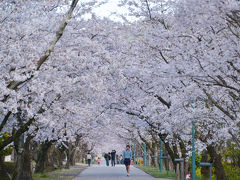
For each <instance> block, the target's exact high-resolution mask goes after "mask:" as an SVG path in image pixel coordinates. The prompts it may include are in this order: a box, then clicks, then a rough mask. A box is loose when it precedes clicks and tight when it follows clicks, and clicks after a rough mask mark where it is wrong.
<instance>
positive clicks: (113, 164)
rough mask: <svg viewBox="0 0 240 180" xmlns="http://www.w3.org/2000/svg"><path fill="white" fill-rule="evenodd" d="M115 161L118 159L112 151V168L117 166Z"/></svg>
mask: <svg viewBox="0 0 240 180" xmlns="http://www.w3.org/2000/svg"><path fill="white" fill-rule="evenodd" d="M115 159H116V151H115V150H112V152H111V164H112V166H115V164H116V162H115Z"/></svg>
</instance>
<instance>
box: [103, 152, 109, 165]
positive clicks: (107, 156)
mask: <svg viewBox="0 0 240 180" xmlns="http://www.w3.org/2000/svg"><path fill="white" fill-rule="evenodd" d="M104 158H105V160H106V165H107V166H109V160H110V156H109V154H107V153H106V154H105V155H104Z"/></svg>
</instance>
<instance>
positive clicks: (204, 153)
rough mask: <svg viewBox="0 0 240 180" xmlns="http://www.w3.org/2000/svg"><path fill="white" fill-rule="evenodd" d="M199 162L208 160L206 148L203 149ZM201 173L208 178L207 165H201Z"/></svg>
mask: <svg viewBox="0 0 240 180" xmlns="http://www.w3.org/2000/svg"><path fill="white" fill-rule="evenodd" d="M201 162H208V151H207V150H204V151H203V152H202V159H201ZM201 174H203V176H204V177H205V178H209V167H206V166H203V167H201Z"/></svg>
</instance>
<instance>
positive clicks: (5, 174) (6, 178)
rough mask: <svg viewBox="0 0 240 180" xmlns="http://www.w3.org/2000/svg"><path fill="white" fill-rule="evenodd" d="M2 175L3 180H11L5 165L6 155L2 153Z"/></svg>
mask: <svg viewBox="0 0 240 180" xmlns="http://www.w3.org/2000/svg"><path fill="white" fill-rule="evenodd" d="M0 177H1V179H2V180H10V178H9V177H8V174H7V171H6V167H5V165H4V156H2V155H1V154H0Z"/></svg>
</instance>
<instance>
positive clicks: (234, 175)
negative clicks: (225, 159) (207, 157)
mask: <svg viewBox="0 0 240 180" xmlns="http://www.w3.org/2000/svg"><path fill="white" fill-rule="evenodd" d="M223 166H224V170H225V172H226V175H227V179H228V180H239V179H240V167H233V166H231V164H229V163H223Z"/></svg>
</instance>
